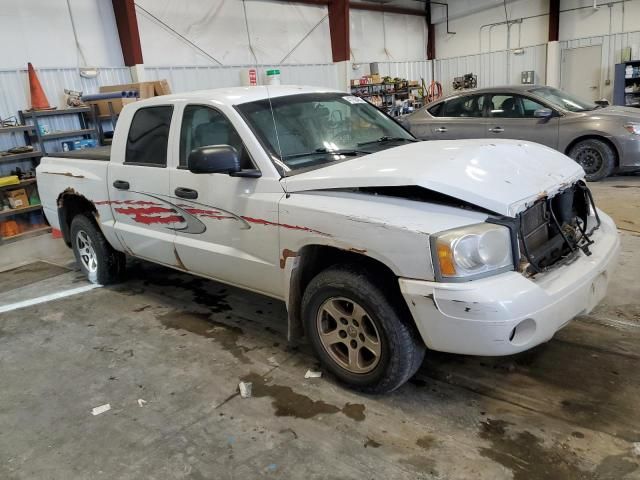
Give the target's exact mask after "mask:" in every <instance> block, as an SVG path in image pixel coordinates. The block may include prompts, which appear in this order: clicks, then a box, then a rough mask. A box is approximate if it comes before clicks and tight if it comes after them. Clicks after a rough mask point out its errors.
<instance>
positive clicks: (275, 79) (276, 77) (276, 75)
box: [266, 68, 280, 85]
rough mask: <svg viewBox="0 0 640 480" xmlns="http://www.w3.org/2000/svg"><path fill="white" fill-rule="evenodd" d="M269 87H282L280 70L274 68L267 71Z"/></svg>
mask: <svg viewBox="0 0 640 480" xmlns="http://www.w3.org/2000/svg"><path fill="white" fill-rule="evenodd" d="M266 78H267V85H280V70H278V69H277V68H274V69H272V70H267V71H266Z"/></svg>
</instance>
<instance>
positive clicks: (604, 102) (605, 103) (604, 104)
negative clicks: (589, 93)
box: [594, 98, 609, 107]
mask: <svg viewBox="0 0 640 480" xmlns="http://www.w3.org/2000/svg"><path fill="white" fill-rule="evenodd" d="M594 103H595V104H596V105H600V106H601V107H608V106H609V100H607V99H606V98H603V99H602V100H596V101H595V102H594Z"/></svg>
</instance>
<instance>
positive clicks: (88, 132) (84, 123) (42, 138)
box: [18, 107, 98, 155]
mask: <svg viewBox="0 0 640 480" xmlns="http://www.w3.org/2000/svg"><path fill="white" fill-rule="evenodd" d="M18 113H19V116H20V121H21V123H23V124H24V125H27V120H30V121H32V122H33V124H32V125H30V126H32V127H33V128H32V129H31V130H30V131H33V132H35V135H33V134H30V135H31V136H32V137H34V136H35V140H36V142H37V143H38V146H39V147H40V150H41V151H42V155H47V149H46V146H45V144H44V142H46V141H48V140H57V139H61V138H72V137H83V138H94V139H96V140H97V136H98V130H97V129H96V128H92V127H90V126H89V122H88V120H87V116H89V117H91V121H92V123H93V125H97V121H96V118H95V113H94V111H93V109H92V108H91V107H75V108H65V109H61V110H37V111H36V110H32V111H24V110H21V111H20V112H18ZM56 115H77V116H78V121H79V122H80V128H79V129H76V130H66V131H63V132H51V133H47V134H45V135H43V134H42V133H41V131H40V119H41V118H43V117H52V116H56Z"/></svg>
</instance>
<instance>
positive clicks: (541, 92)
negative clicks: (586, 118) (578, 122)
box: [529, 87, 598, 112]
mask: <svg viewBox="0 0 640 480" xmlns="http://www.w3.org/2000/svg"><path fill="white" fill-rule="evenodd" d="M529 91H530V92H531V93H533V94H535V95H538V96H539V97H542V98H544V99H545V100H546V101H548V102H549V103H552V104H554V105H555V106H557V107H560V108H563V109H565V110H569V111H570V112H586V111H588V110H595V109H596V108H598V106H597V105H596V104H595V103H591V102H585V101H584V100H580V99H579V98H577V97H575V96H574V95H571V94H570V93H567V92H565V91H563V90H560V89H557V88H553V87H541V88H534V89H532V90H529Z"/></svg>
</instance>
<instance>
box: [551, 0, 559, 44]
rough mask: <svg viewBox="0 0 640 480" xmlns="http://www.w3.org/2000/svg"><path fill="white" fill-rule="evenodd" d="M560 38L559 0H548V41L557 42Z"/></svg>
mask: <svg viewBox="0 0 640 480" xmlns="http://www.w3.org/2000/svg"><path fill="white" fill-rule="evenodd" d="M559 37H560V0H549V41H550V42H557V41H558V40H559Z"/></svg>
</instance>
